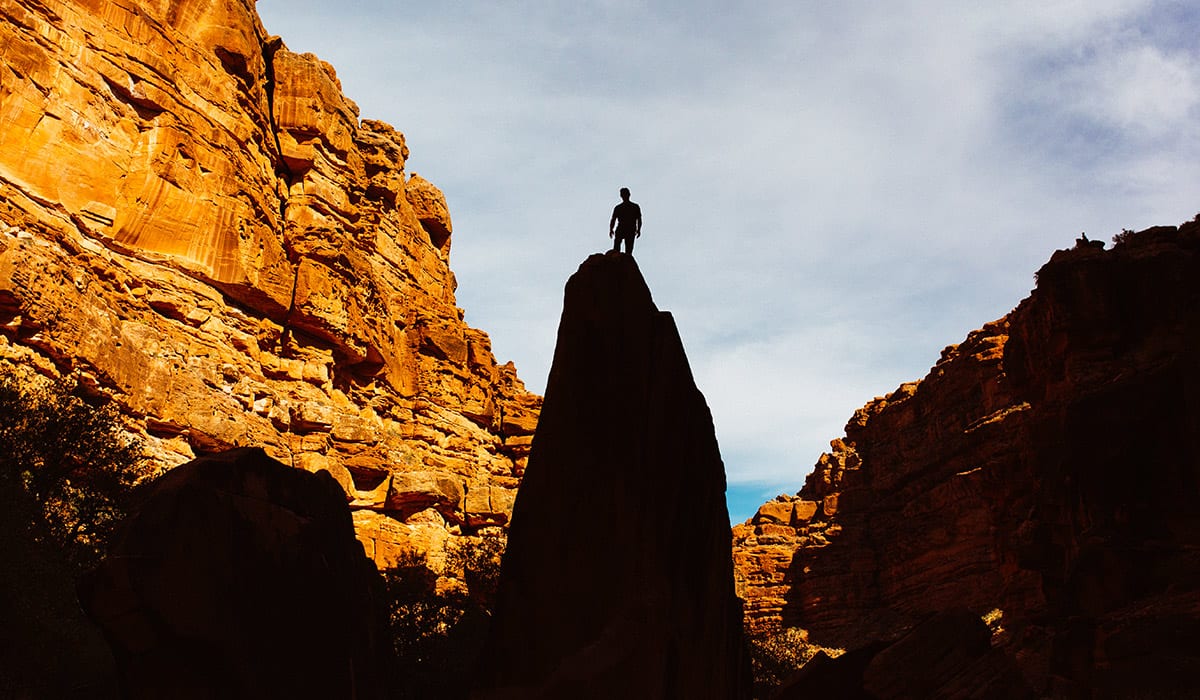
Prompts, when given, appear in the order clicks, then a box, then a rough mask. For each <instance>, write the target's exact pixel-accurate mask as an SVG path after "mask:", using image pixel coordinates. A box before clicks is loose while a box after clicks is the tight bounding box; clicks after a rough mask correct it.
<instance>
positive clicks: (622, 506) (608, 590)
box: [477, 253, 750, 698]
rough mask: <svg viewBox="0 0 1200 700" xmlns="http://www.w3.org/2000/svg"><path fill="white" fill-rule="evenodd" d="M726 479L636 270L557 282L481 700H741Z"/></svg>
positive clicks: (705, 420)
mask: <svg viewBox="0 0 1200 700" xmlns="http://www.w3.org/2000/svg"><path fill="white" fill-rule="evenodd" d="M728 527H729V515H728V512H727V511H726V508H725V471H724V465H723V464H722V462H721V456H720V452H719V450H718V448H717V442H716V437H715V435H714V432H713V425H712V416H711V414H710V413H709V410H708V406H707V404H706V403H705V401H704V397H703V396H702V395H701V394H700V392H699V391H698V390H697V389H696V385H695V383H694V382H693V380H692V375H691V370H690V369H689V367H688V362H687V357H686V355H685V354H684V350H683V345H682V343H681V341H680V339H679V334H678V332H677V331H676V329H675V325H674V321H673V320H672V318H671V316H670V314H667V313H663V312H660V311H658V310H657V309H656V308H655V306H654V302H653V301H652V300H651V298H650V291H649V289H647V287H646V283H645V281H643V279H642V277H641V274H640V272H639V271H638V268H637V265H636V263H635V262H634V260H633V258H632V257H630V256H628V255H623V254H619V253H609V254H607V255H593V256H592V257H590V258H588V260H587V261H586V262H584V263H583V265H581V266H580V268H579V271H578V272H577V273H575V275H573V276H572V277H571V279H570V281H569V282H568V283H567V289H566V298H565V301H564V303H563V313H562V321H561V323H560V325H559V330H558V345H557V346H556V348H555V352H554V364H553V368H552V369H551V371H550V380H549V384H548V386H547V388H546V403H545V407H544V410H543V412H542V416H541V422H540V424H539V426H538V430H537V435H536V436H535V437H534V442H533V452H532V454H531V455H530V460H529V470H528V472H527V474H526V476H525V480H524V482H523V484H522V487H521V492H520V494H519V495H518V497H517V503H516V507H515V509H514V512H513V522H512V526H511V528H510V530H509V541H508V549H507V550H506V552H505V554H504V561H503V567H502V571H501V577H500V589H499V593H498V597H497V602H496V606H495V616H494V620H493V624H492V630H491V635H490V639H489V642H488V647H487V648H488V653H487V655H486V656H485V658H484V659H483V662H482V664H483V668H482V672H481V674H480V678H479V679H478V680H477V687H478V688H479V692H478V694H477V697H481V698H510V697H511V698H620V697H627V698H740V697H748V693H749V689H750V688H749V666H748V663H747V657H746V656H745V653H744V651H743V643H742V613H741V606H740V604H739V603H738V601H737V599H736V597H735V596H734V588H733V572H732V562H731V559H730V546H729V540H728V536H729V530H728Z"/></svg>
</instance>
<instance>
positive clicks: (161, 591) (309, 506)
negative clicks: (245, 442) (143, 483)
mask: <svg viewBox="0 0 1200 700" xmlns="http://www.w3.org/2000/svg"><path fill="white" fill-rule="evenodd" d="M382 587H383V582H382V578H381V577H380V575H379V572H378V571H376V569H375V567H374V566H373V564H372V562H371V561H370V560H369V559H367V558H366V556H365V555H364V553H363V548H362V544H361V543H360V542H358V540H357V539H356V538H355V534H354V526H353V523H352V521H351V518H350V510H349V508H347V506H346V500H345V498H343V492H342V489H341V488H340V487H339V485H338V484H337V482H335V481H334V480H333V479H331V478H330V477H329V475H328V474H326V473H318V474H309V473H306V472H304V471H301V470H299V469H292V468H291V467H288V466H286V465H284V464H282V463H280V462H277V461H275V460H273V459H271V458H269V457H267V456H266V454H265V453H264V452H263V451H262V450H260V449H258V448H239V449H235V450H229V451H227V452H223V453H221V454H219V455H214V456H210V457H201V458H199V459H197V460H194V461H192V462H189V463H188V464H185V465H183V466H181V467H178V468H176V469H174V470H172V471H171V472H170V473H168V474H167V475H165V476H163V477H162V478H161V479H159V480H158V482H156V483H155V484H154V485H153V486H152V487H151V490H150V492H149V493H147V494H146V497H145V500H144V502H143V503H142V504H141V505H140V506H139V507H138V508H137V510H136V511H135V512H134V513H133V514H132V515H131V516H130V518H129V520H128V521H127V522H126V524H125V526H124V530H123V533H122V535H121V536H120V538H119V539H118V541H117V542H116V543H115V544H114V546H113V547H112V549H111V551H110V553H109V556H108V557H107V558H106V559H105V560H104V562H103V563H102V564H101V566H100V568H99V569H97V570H96V571H95V572H94V573H92V574H91V575H89V577H88V578H86V579H85V580H84V581H83V583H82V584H81V585H80V600H81V601H82V603H83V605H84V608H85V609H86V610H87V613H88V615H89V616H90V617H91V618H92V619H93V620H95V621H96V623H97V624H98V625H99V626H100V627H101V629H103V630H104V634H105V637H106V638H107V639H108V640H109V643H110V645H111V646H112V648H113V656H114V658H115V659H116V662H117V668H118V672H119V677H120V681H121V691H122V694H123V696H124V697H127V698H146V699H147V700H149V699H151V698H181V697H191V698H214V699H215V698H261V697H310V698H331V699H332V698H346V699H347V700H349V699H351V698H383V697H385V693H386V688H385V687H384V683H383V678H385V677H386V673H387V671H386V665H387V664H388V663H389V661H390V659H391V657H390V656H389V654H390V652H391V647H390V640H388V639H386V637H385V635H384V626H383V623H384V616H385V614H386V612H385V611H386V608H385V606H384V604H383V601H382V598H381V597H380V596H381V591H382Z"/></svg>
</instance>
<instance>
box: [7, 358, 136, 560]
mask: <svg viewBox="0 0 1200 700" xmlns="http://www.w3.org/2000/svg"><path fill="white" fill-rule="evenodd" d="M144 465H145V458H144V455H143V451H142V445H141V444H140V443H139V442H138V441H137V440H134V439H132V438H130V437H129V436H128V435H127V434H126V433H125V432H124V429H123V428H122V426H121V423H120V420H119V418H118V415H117V411H116V409H115V407H114V406H113V405H112V404H105V405H102V406H94V405H92V404H90V403H88V402H86V401H84V400H83V399H82V398H80V397H79V396H78V395H76V394H75V393H74V392H73V388H72V387H71V386H70V385H69V384H67V383H66V382H64V381H60V382H58V383H55V384H44V385H38V384H34V383H26V384H22V383H18V382H17V381H16V380H14V379H13V378H12V377H4V378H3V379H0V490H2V492H3V493H2V496H0V497H3V499H4V501H5V503H6V505H8V506H9V507H12V508H14V509H15V510H17V511H20V512H22V513H23V514H24V515H23V518H24V519H25V520H26V525H27V528H28V531H29V533H30V534H31V535H32V536H33V537H34V538H35V539H36V540H37V541H44V542H45V544H47V545H50V546H54V547H57V548H59V549H60V550H61V551H62V552H63V553H64V554H65V555H66V557H67V559H68V561H69V562H70V564H71V566H72V567H73V568H74V569H75V570H76V572H79V571H83V570H85V569H87V568H90V567H92V566H94V565H95V564H96V563H98V562H99V560H100V559H101V558H102V557H103V555H104V550H105V546H106V544H107V542H108V538H109V536H110V535H111V534H112V531H113V529H114V528H115V527H116V525H117V524H118V523H119V522H120V520H121V519H122V518H123V517H124V515H125V512H124V505H125V501H126V499H127V497H128V494H129V493H130V490H131V488H132V487H133V484H134V482H135V481H136V480H137V479H138V478H139V477H140V476H142V475H143V474H144V472H145V467H144Z"/></svg>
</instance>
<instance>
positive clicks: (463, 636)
mask: <svg viewBox="0 0 1200 700" xmlns="http://www.w3.org/2000/svg"><path fill="white" fill-rule="evenodd" d="M503 549H504V540H503V538H502V537H501V536H500V535H485V536H483V537H480V538H459V541H458V543H457V544H454V545H451V546H450V547H449V548H448V549H447V552H446V575H445V576H443V577H439V576H438V575H437V574H436V573H435V572H434V571H432V570H431V569H430V568H429V566H428V561H427V559H426V557H425V556H424V555H423V554H420V553H416V552H414V553H410V554H409V555H407V556H405V557H403V558H402V559H401V560H400V561H399V562H398V563H397V565H396V566H394V567H392V568H390V569H387V570H385V571H384V572H383V577H384V585H385V591H386V595H387V603H388V631H389V633H390V636H391V640H392V645H393V648H394V650H395V653H396V658H397V663H396V665H395V668H394V675H393V677H392V682H391V686H392V690H393V697H396V698H433V697H436V698H446V699H453V698H466V697H467V695H468V693H469V692H470V687H469V678H470V674H471V671H472V669H473V668H474V666H475V662H476V660H477V659H478V657H479V654H480V652H481V651H482V649H483V645H484V641H485V637H486V635H487V630H488V621H489V620H490V618H491V610H492V604H493V602H494V600H495V594H496V584H497V582H498V581H499V577H500V553H501V552H502V551H503Z"/></svg>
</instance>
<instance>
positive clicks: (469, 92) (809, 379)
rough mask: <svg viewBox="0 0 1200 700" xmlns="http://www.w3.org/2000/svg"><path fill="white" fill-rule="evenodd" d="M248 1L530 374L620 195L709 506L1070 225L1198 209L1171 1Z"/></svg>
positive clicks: (1191, 103) (848, 403)
mask: <svg viewBox="0 0 1200 700" xmlns="http://www.w3.org/2000/svg"><path fill="white" fill-rule="evenodd" d="M258 9H259V12H260V14H261V15H262V17H263V22H264V24H265V25H266V28H267V30H268V31H269V32H271V33H273V34H278V35H280V36H282V37H283V40H284V43H285V44H286V45H287V46H288V48H290V49H291V50H293V51H297V52H312V53H315V54H317V55H318V56H320V57H321V58H323V59H325V60H326V61H328V62H329V63H331V64H332V65H333V66H334V67H335V69H336V70H337V72H338V76H339V78H340V79H341V81H342V85H343V88H344V91H345V93H346V94H347V96H348V97H350V98H351V99H353V100H354V101H355V102H357V103H358V105H359V107H360V109H361V116H362V117H364V118H371V119H381V120H383V121H386V122H388V123H390V124H392V125H393V126H395V127H396V128H397V129H399V130H400V131H402V132H404V134H405V136H406V138H407V140H408V144H409V147H410V149H411V158H410V160H409V164H408V168H409V171H410V172H417V173H420V174H421V175H422V176H423V177H425V178H427V179H429V180H431V181H432V182H433V183H434V184H436V185H437V186H439V187H440V188H441V189H442V190H443V191H444V192H445V194H446V197H447V200H448V203H449V206H450V211H451V215H452V217H453V220H454V235H453V239H452V240H453V248H452V252H451V267H452V268H453V269H454V271H455V273H456V275H457V276H458V280H459V289H458V303H459V306H461V307H463V308H464V309H466V312H467V321H468V322H469V323H470V324H471V325H473V326H475V327H477V328H481V329H483V330H485V331H487V332H488V333H489V335H490V336H491V338H492V342H493V347H494V350H495V352H496V355H497V357H498V359H499V360H500V361H501V362H504V361H506V360H510V359H511V360H513V361H514V362H515V363H516V365H517V368H518V371H519V373H520V375H521V377H522V378H523V379H524V381H525V382H526V384H527V385H528V386H529V387H530V388H531V389H532V390H534V391H538V392H541V391H543V390H544V388H545V380H546V375H547V373H548V372H549V363H550V359H551V356H552V353H553V350H554V347H553V346H554V335H555V331H556V328H557V325H558V316H559V313H560V311H561V303H562V287H563V283H564V282H565V281H566V278H567V277H568V276H569V275H570V274H571V273H572V272H574V270H575V269H576V267H577V266H578V264H579V263H580V262H581V261H582V260H583V259H584V258H586V257H587V255H589V254H590V253H593V252H597V251H600V250H603V249H605V248H606V247H607V246H608V238H607V225H608V217H609V214H610V212H611V211H612V207H613V205H615V204H616V203H617V201H618V197H617V190H618V189H619V188H620V187H622V186H627V187H629V188H630V189H631V190H632V192H633V199H634V201H636V202H638V203H640V204H641V206H642V210H643V213H644V218H645V225H644V229H643V231H644V235H643V237H642V238H641V239H640V240H639V241H638V245H637V259H638V263H639V265H640V266H641V268H642V272H643V274H644V275H645V276H646V279H647V281H648V283H649V284H650V288H651V290H652V291H653V293H654V297H655V301H656V303H657V304H658V306H659V308H661V309H663V310H667V311H671V312H672V313H673V314H674V315H675V318H676V322H677V324H678V326H679V329H680V332H681V334H682V335H683V340H684V344H685V346H686V347H687V350H688V355H689V359H690V361H691V364H692V370H693V373H694V374H695V376H696V381H697V383H698V385H699V386H700V389H701V391H703V392H704V394H705V396H706V397H707V399H708V402H709V405H710V407H711V408H712V412H713V416H714V421H715V423H716V428H717V437H718V440H719V441H720V443H721V449H722V455H723V457H724V459H725V464H726V470H727V474H728V481H729V503H730V517H731V520H733V521H734V522H740V521H741V520H744V519H745V518H747V517H749V516H750V515H752V514H753V511H754V509H755V508H756V507H757V505H758V504H760V503H761V502H763V501H765V500H769V499H770V498H772V497H774V496H775V495H776V494H778V493H794V492H795V491H797V490H798V489H799V488H800V487H801V486H802V485H803V483H804V477H805V475H806V474H807V473H808V472H809V471H810V470H811V467H812V465H813V463H815V462H816V460H817V458H818V456H819V455H820V453H821V452H822V451H824V450H825V449H827V448H828V442H829V440H830V439H832V438H836V437H840V436H841V435H842V434H843V426H844V425H845V423H846V421H847V420H848V419H849V418H850V415H851V414H852V413H853V411H854V410H855V409H857V408H859V407H860V406H862V405H863V404H864V403H865V402H867V401H868V400H870V399H871V398H872V397H874V396H878V395H882V394H886V393H888V392H890V391H891V390H893V389H895V388H896V386H898V385H899V384H900V383H902V382H904V381H910V380H913V379H919V378H921V377H923V376H924V375H925V374H926V373H927V371H928V370H929V368H930V366H932V365H933V363H934V362H935V361H936V360H937V358H938V355H939V353H940V352H941V350H942V348H943V347H945V346H946V345H949V344H953V343H957V342H960V341H961V340H962V339H963V338H964V337H965V335H966V334H967V333H968V332H969V331H971V330H972V329H975V328H978V327H980V326H981V325H983V324H984V323H986V322H988V321H991V320H994V319H996V318H999V317H1000V316H1002V315H1004V314H1005V313H1007V312H1008V311H1009V310H1010V309H1011V308H1012V307H1014V306H1015V305H1016V304H1017V303H1018V302H1019V301H1020V300H1021V299H1022V298H1024V297H1025V296H1026V295H1027V294H1028V293H1029V290H1030V289H1031V288H1032V286H1033V273H1034V272H1035V271H1036V270H1037V268H1038V267H1039V266H1040V265H1041V264H1042V263H1043V262H1045V260H1046V259H1048V258H1049V256H1050V254H1051V252H1053V251H1054V250H1055V249H1056V248H1064V247H1069V246H1070V245H1071V244H1072V243H1073V241H1074V239H1075V237H1077V236H1078V235H1079V232H1080V231H1086V232H1087V233H1088V235H1089V236H1090V237H1092V238H1096V239H1104V240H1108V239H1109V238H1111V236H1112V235H1113V234H1115V233H1118V232H1119V231H1121V229H1123V228H1131V229H1140V228H1145V227H1148V226H1153V225H1160V224H1178V223H1181V222H1183V221H1186V220H1189V219H1191V218H1192V217H1193V216H1194V215H1196V214H1197V212H1200V42H1197V41H1196V37H1197V36H1200V6H1197V5H1196V3H1195V2H1193V1H1192V0H1168V1H1159V2H1154V1H1150V0H1028V1H1026V0H1010V1H1006V2H978V3H962V2H951V1H945V2H942V1H923V2H918V1H915V0H897V1H895V2H889V3H886V4H885V3H877V2H867V1H865V0H861V1H860V0H848V1H844V2H837V3H833V2H798V1H796V0H789V1H786V2H783V1H780V2H775V1H771V0H763V1H759V2H738V1H732V0H726V1H724V2H712V1H700V2H690V3H687V4H686V5H685V4H684V3H677V2H670V3H669V2H634V1H630V0H580V1H576V2H573V3H561V2H549V1H545V0H541V1H538V0H529V1H525V2H505V1H503V0H501V1H493V2H444V3H391V2H382V1H379V0H341V1H340V2H330V1H319V0H287V1H285V0H259V1H258Z"/></svg>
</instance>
